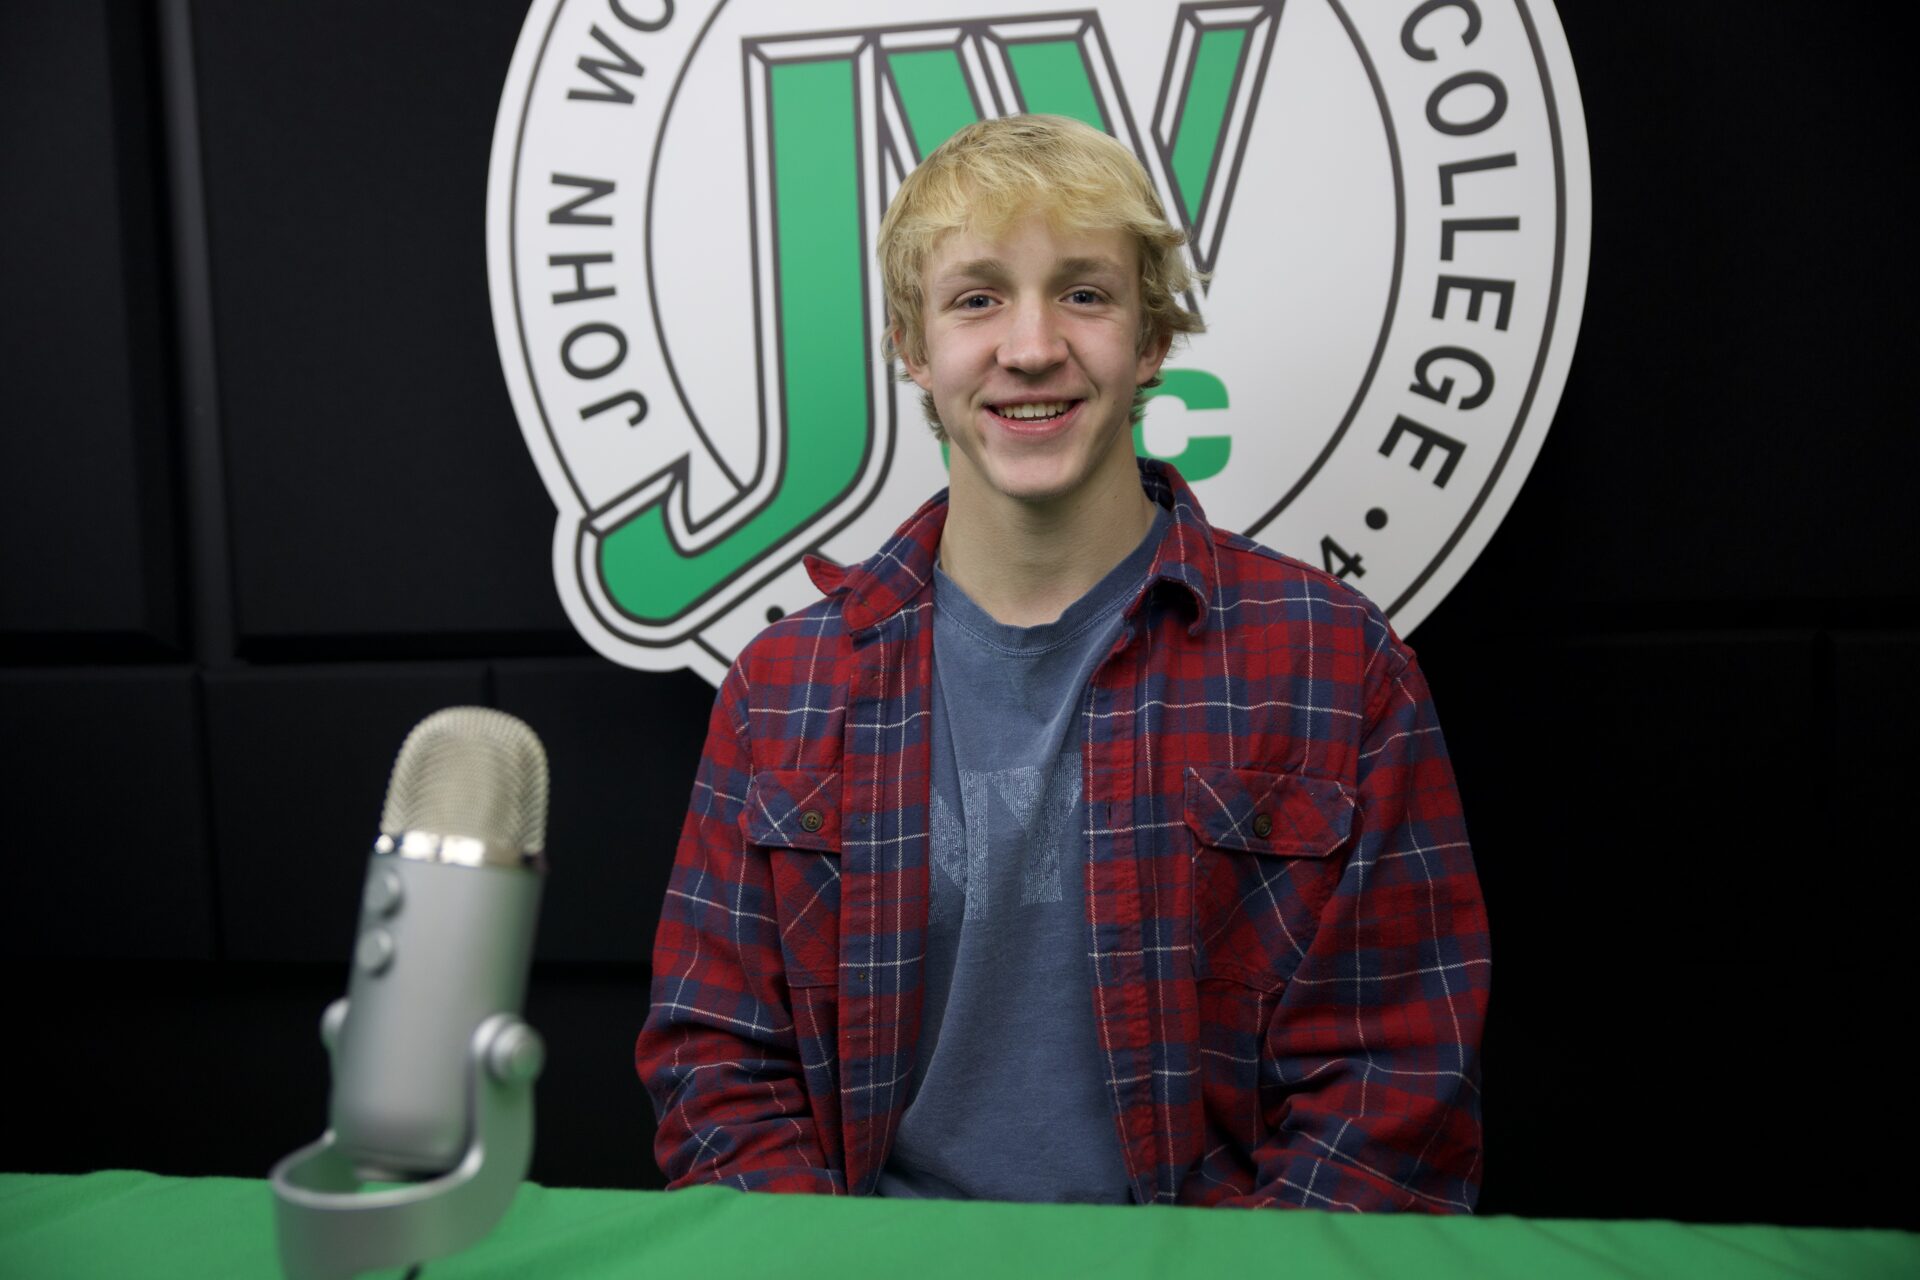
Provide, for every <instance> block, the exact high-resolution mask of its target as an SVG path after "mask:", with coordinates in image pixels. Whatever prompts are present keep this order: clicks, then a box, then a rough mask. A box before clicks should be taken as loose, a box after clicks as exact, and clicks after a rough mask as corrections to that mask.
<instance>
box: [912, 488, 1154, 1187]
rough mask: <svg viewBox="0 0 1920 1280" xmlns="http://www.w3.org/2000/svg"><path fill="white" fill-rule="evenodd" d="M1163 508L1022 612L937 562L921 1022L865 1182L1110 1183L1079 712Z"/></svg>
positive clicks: (1113, 1182) (1139, 576)
mask: <svg viewBox="0 0 1920 1280" xmlns="http://www.w3.org/2000/svg"><path fill="white" fill-rule="evenodd" d="M1168 524H1169V520H1168V517H1167V514H1166V512H1164V511H1162V512H1160V513H1159V514H1158V515H1157V516H1156V517H1155V519H1154V524H1153V528H1152V529H1151V530H1149V531H1148V533H1147V536H1146V537H1145V538H1144V539H1143V540H1142V541H1141V543H1140V545H1139V546H1138V547H1136V548H1135V549H1134V550H1133V552H1132V553H1131V554H1130V555H1128V557H1127V558H1126V559H1125V560H1124V561H1122V562H1121V563H1120V564H1119V565H1118V566H1116V567H1115V568H1114V569H1113V571H1112V572H1111V573H1109V574H1107V576H1106V577H1104V578H1102V579H1101V580H1100V582H1099V583H1098V584H1097V585H1096V586H1095V587H1094V588H1093V589H1092V590H1091V591H1089V592H1087V594H1086V595H1084V596H1082V597H1081V598H1080V599H1079V600H1077V601H1075V602H1074V603H1073V604H1072V605H1070V606H1069V607H1068V608H1067V611H1066V612H1065V613H1063V614H1062V615H1061V616H1060V618H1059V619H1058V620H1057V621H1054V622H1050V623H1046V624H1045V625H1042V626H1038V627H1009V626H1006V625H1004V624H1002V623H999V622H996V621H994V619H993V617H992V616H991V615H990V614H988V613H987V611H986V610H984V609H982V608H981V607H980V606H979V605H977V604H975V603H974V602H973V601H972V600H970V599H968V598H967V596H966V594H965V593H964V592H963V591H961V590H960V588H959V587H957V586H955V585H954V584H953V582H952V580H951V579H949V578H948V577H947V576H946V575H945V574H944V573H939V572H938V571H937V570H936V574H935V578H934V611H933V673H934V697H933V743H932V746H933V787H932V808H933V812H932V815H931V823H930V827H931V830H930V832H929V835H930V838H931V845H932V850H931V851H932V861H933V866H932V869H931V875H930V879H931V883H932V903H931V904H930V910H929V913H928V915H929V919H928V931H927V960H926V997H925V1003H924V1006H923V1007H924V1015H923V1018H924V1020H923V1023H922V1026H921V1031H920V1044H919V1055H918V1058H917V1060H916V1065H915V1067H914V1074H913V1081H912V1093H911V1095H910V1101H909V1102H908V1104H907V1109H906V1113H905V1114H904V1115H903V1116H902V1117H901V1120H900V1128H899V1131H898V1133H897V1134H896V1135H895V1137H894V1143H893V1150H892V1153H891V1154H890V1155H889V1156H888V1159H887V1164H886V1167H885V1168H884V1169H883V1170H882V1171H881V1175H880V1183H879V1192H880V1194H881V1195H887V1196H934V1197H942V1198H953V1199H959V1198H977V1199H993V1200H1051V1201H1078V1202H1088V1203H1115V1202H1121V1201H1125V1200H1126V1199H1127V1198H1128V1181H1127V1169H1126V1163H1125V1161H1124V1160H1123V1159H1122V1158H1121V1153H1120V1137H1119V1134H1118V1132H1117V1131H1116V1129H1115V1127H1114V1115H1113V1107H1112V1105H1111V1103H1110V1102H1109V1090H1108V1086H1107V1083H1106V1078H1107V1066H1106V1059H1105V1057H1104V1055H1102V1053H1101V1052H1100V1047H1099V1044H1098V1043H1097V1041H1096V1032H1095V1028H1094V1017H1093V966H1092V961H1091V960H1090V959H1089V954H1090V952H1091V950H1092V939H1091V937H1090V936H1089V933H1088V929H1087V913H1086V875H1087V865H1086V838H1085V835H1084V832H1083V827H1084V818H1083V817H1082V815H1083V813H1084V809H1083V807H1082V805H1081V803H1080V794H1081V785H1082V782H1081V744H1082V742H1083V740H1084V727H1083V723H1082V714H1081V713H1082V711H1083V709H1084V706H1085V697H1084V695H1085V693H1086V688H1087V682H1088V680H1089V679H1090V678H1091V677H1092V675H1093V671H1094V668H1095V667H1097V666H1098V665H1099V664H1100V661H1101V660H1102V659H1103V658H1105V657H1106V655H1107V652H1108V651H1109V650H1110V649H1111V648H1112V647H1113V643H1114V641H1115V640H1116V639H1117V638H1118V635H1119V631H1120V624H1121V611H1122V610H1123V609H1124V607H1125V606H1126V603H1127V602H1128V601H1129V600H1130V599H1131V598H1132V597H1133V596H1134V594H1135V593H1136V592H1137V591H1138V589H1139V587H1140V584H1141V582H1142V580H1143V579H1144V578H1145V577H1146V574H1147V570H1148V569H1149V568H1150V567H1151V566H1152V563H1153V557H1154V552H1155V551H1156V550H1157V549H1158V548H1159V545H1160V539H1161V536H1162V535H1163V534H1164V532H1165V530H1166V527H1167V525H1168Z"/></svg>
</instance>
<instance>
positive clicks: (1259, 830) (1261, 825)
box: [1253, 813, 1273, 840]
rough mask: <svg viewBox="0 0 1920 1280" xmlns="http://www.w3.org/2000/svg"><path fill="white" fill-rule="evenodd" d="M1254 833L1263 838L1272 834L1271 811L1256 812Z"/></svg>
mask: <svg viewBox="0 0 1920 1280" xmlns="http://www.w3.org/2000/svg"><path fill="white" fill-rule="evenodd" d="M1253 834H1255V835H1257V836H1259V837H1260V838H1261V839H1262V840H1265V839H1266V838H1267V837H1268V836H1270V835H1272V834H1273V815H1272V814H1270V813H1257V814H1255V815H1254V817H1253Z"/></svg>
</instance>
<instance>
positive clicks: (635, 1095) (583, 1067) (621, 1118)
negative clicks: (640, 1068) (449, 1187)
mask: <svg viewBox="0 0 1920 1280" xmlns="http://www.w3.org/2000/svg"><path fill="white" fill-rule="evenodd" d="M647 985H648V975H647V970H646V969H645V968H642V967H639V966H631V967H629V966H617V965H595V966H584V967H583V966H567V965H547V966H540V967H536V969H535V970H534V975H533V982H532V984H531V985H530V986H529V988H528V990H527V1009H526V1018H527V1021H528V1022H529V1023H531V1024H532V1025H533V1026H534V1027H535V1028H536V1029H537V1030H538V1031H539V1032H540V1035H541V1037H542V1038H543V1039H544V1040H545V1041H546V1042H547V1066H546V1069H545V1070H544V1071H542V1072H541V1073H540V1083H539V1085H538V1087H537V1088H536V1090H535V1093H534V1107H535V1110H536V1114H537V1122H536V1123H537V1129H538V1133H537V1135H536V1138H535V1141H534V1149H533V1169H532V1171H531V1172H530V1173H529V1174H528V1176H529V1177H530V1178H532V1179H533V1181H535V1182H538V1183H542V1184H544V1185H546V1186H550V1187H640V1188H645V1189H649V1190H658V1189H660V1188H661V1187H663V1186H664V1185H665V1184H666V1179H665V1177H663V1176H662V1175H661V1173H660V1168H659V1166H658V1165H656V1164H655V1163H654V1162H653V1129H654V1122H653V1104H652V1103H650V1102H649V1101H648V1100H647V1091H646V1090H645V1089H644V1088H642V1087H641V1084H640V1077H639V1076H638V1075H636V1074H635V1072H634V1069H633V1040H634V1037H635V1036H636V1035H638V1034H639V1032H640V1024H641V1023H642V1022H643V1021H645V1019H646V1016H647Z"/></svg>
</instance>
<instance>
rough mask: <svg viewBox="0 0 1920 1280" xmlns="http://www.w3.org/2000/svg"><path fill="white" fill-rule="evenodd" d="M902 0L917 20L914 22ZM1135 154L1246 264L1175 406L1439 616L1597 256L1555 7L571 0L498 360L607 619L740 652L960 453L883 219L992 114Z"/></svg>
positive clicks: (708, 657) (525, 80)
mask: <svg viewBox="0 0 1920 1280" xmlns="http://www.w3.org/2000/svg"><path fill="white" fill-rule="evenodd" d="M882 12H884V13H885V14H886V15H887V16H885V17H882V16H880V15H881V14H882ZM1020 111H1031V112H1050V113H1054V114H1058V115H1065V116H1072V117H1075V118H1077V119H1080V120H1084V121H1086V122H1087V123H1089V124H1092V125H1094V126H1096V127H1098V128H1100V129H1103V130H1105V131H1107V132H1108V133H1110V134H1112V135H1113V136H1115V137H1117V138H1119V139H1120V140H1121V141H1123V142H1125V143H1126V144H1127V145H1128V146H1129V147H1131V148H1132V149H1133V151H1134V153H1135V154H1136V155H1138V156H1139V157H1140V160H1141V162H1142V163H1143V164H1144V165H1145V166H1146V169H1147V172H1148V174H1149V175H1151V177H1152V179H1153V181H1154V183H1155V185H1156V187H1157V188H1158V189H1159V191H1160V195H1161V198H1162V200H1163V201H1164V203H1165V205H1166V207H1167V210H1168V212H1169V215H1170V216H1171V217H1173V218H1175V219H1176V220H1178V221H1179V222H1180V223H1181V224H1182V225H1183V226H1184V227H1185V228H1186V229H1187V231H1188V232H1189V234H1190V237H1191V253H1192V257H1193V259H1194V262H1195V264H1196V265H1197V266H1198V267H1200V268H1201V269H1202V270H1205V271H1210V272H1212V273H1213V278H1212V280H1211V282H1210V283H1209V284H1208V285H1207V286H1206V287H1205V288H1203V289H1200V290H1197V291H1196V292H1195V293H1194V295H1193V296H1192V297H1191V298H1190V303H1191V305H1192V306H1193V307H1194V308H1195V309H1196V310H1197V311H1199V312H1200V314H1201V315H1202V317H1203V318H1204V319H1205V320H1206V322H1207V326H1208V331H1207V332H1206V333H1205V334H1203V335H1201V336H1199V337H1198V338H1196V339H1194V340H1193V341H1192V342H1191V344H1189V345H1187V346H1184V347H1182V348H1179V349H1177V350H1176V351H1175V352H1174V354H1173V356H1172V358H1171V359H1170V360H1169V361H1168V366H1167V371H1166V374H1165V385H1164V386H1163V387H1161V388H1160V389H1159V391H1158V394H1157V395H1156V397H1155V399H1154V400H1153V401H1152V402H1151V403H1150V404H1149V406H1148V408H1147V413H1146V417H1145V421H1144V422H1143V423H1142V425H1141V426H1140V427H1139V428H1137V429H1136V445H1137V447H1138V448H1139V450H1140V451H1141V452H1142V453H1150V454H1152V455H1154V456H1158V457H1163V458H1167V459H1170V460H1171V461H1172V462H1173V463H1174V464H1175V465H1176V466H1178V467H1179V468H1180V470H1181V473H1182V474H1183V475H1185V476H1186V477H1187V479H1188V480H1189V481H1191V482H1192V483H1193V485H1194V489H1195V491H1196V493H1197V494H1198V496H1199V498H1200V501H1201V503H1202V504H1203V505H1204V506H1205V507H1206V509H1207V513H1208V515H1209V517H1210V518H1211V519H1212V520H1213V521H1214V522H1215V523H1216V524H1219V525H1222V526H1226V527H1231V528H1235V529H1239V530H1242V531H1244V532H1246V533H1248V534H1249V535H1251V536H1253V537H1257V538H1259V539H1260V540H1261V541H1263V542H1266V543H1267V544H1269V545H1271V546H1274V547H1276V548H1278V549H1279V550H1282V551H1285V552H1287V553H1289V554H1291V555H1295V556H1298V557H1300V558H1301V559H1304V560H1307V561H1309V562H1311V563H1314V564H1320V565H1324V566H1325V567H1326V568H1327V569H1328V570H1329V571H1330V572H1332V573H1335V574H1338V575H1339V576H1341V577H1343V578H1346V579H1348V580H1350V581H1352V582H1353V583H1354V585H1355V586H1357V587H1359V588H1360V589H1361V590H1363V591H1365V592H1366V593H1367V594H1368V595H1369V596H1371V597H1372V598H1373V599H1375V600H1377V601H1378V602H1379V603H1380V604H1381V605H1382V606H1383V607H1385V608H1386V609H1387V611H1388V612H1389V614H1390V615H1391V616H1392V617H1393V619H1394V621H1395V624H1396V626H1397V627H1398V628H1399V629H1400V630H1401V631H1403V632H1404V631H1408V630H1411V628H1412V627H1413V626H1414V625H1415V624H1416V623H1417V622H1418V621H1419V620H1420V618H1422V617H1423V616H1424V615H1425V614H1426V613H1427V612H1428V611H1429V610H1430V609H1431V608H1432V607H1433V605H1434V604H1435V603H1437V602H1438V601H1439V600H1440V599H1441V597H1442V596H1444V595H1445V593H1446V591H1447V590H1448V589H1449V588H1450V587H1451V586H1452V585H1453V583H1454V582H1456V581H1457V580H1458V579H1459V577H1460V575H1461V574H1462V573H1464V572H1465V571H1466V568H1467V566H1468V565H1469V564H1470V563H1471V562H1472V560H1473V558H1474V556H1475V555H1476V554H1478V552H1479V550H1480V548H1481V547H1483V546H1484V545H1485V544H1486V542H1487V540H1488V538H1489V537H1491V536H1492V533H1493V530H1494V528H1495V526H1496V525H1497V524H1498V523H1499V521H1500V518H1501V517H1502V516H1503V515H1504V514H1505V513H1506V511H1507V509H1508V507H1509V506H1510V505H1511V504H1512V502H1513V498H1514V496H1515V494H1516V493H1517V492H1518V490H1519V487H1520V485H1521V483H1522V481H1523V480H1524V479H1525V477H1526V473H1527V471H1528V469H1529V467H1530V466H1531V465H1532V462H1533V459H1534V457H1535V455H1536V454H1537V453H1538V451H1539V448H1540V444H1541V441H1542V439H1543V437H1544V436H1545V435H1546V432H1547V428H1548V425H1549V423H1550V422H1551V420H1552V417H1553V410H1554V406H1555V404H1556V403H1557V402H1558V400H1559V396H1560V391H1561V388H1562V386H1563V384H1564V382H1565V380H1566V374H1567V368H1568V364H1569V362H1570V360H1571V357H1572V352H1573V345H1574V339H1575V336H1576V334H1577V332H1578V329H1579V319H1580V308H1581V303H1582V300H1583V298H1584V295H1585V289H1586V269H1587V246H1588V235H1589V213H1590V206H1591V201H1590V190H1589V177H1588V164H1587V149H1586V135H1585V130H1584V126H1583V122H1582V118H1581V111H1580V101H1579V93H1578V89H1577V87H1576V85H1575V81H1574V74H1573V65H1572V62H1571V60H1570V58H1569V56H1568V53H1567V47H1566V40H1565V37H1564V36H1563V34H1562V33H1561V30H1560V26H1559V22H1558V18H1557V16H1556V15H1555V13H1554V10H1553V8H1552V5H1551V4H1550V3H1547V2H1546V0H1535V2H1533V3H1528V2H1527V0H1424V2H1422V0H1344V3H1343V0H1264V2H1262V3H1251V4H1242V3H1211V2H1209V3H1185V4H1183V3H1178V2H1177V0H1165V2H1156V0H1124V3H1123V2H1119V0H1109V2H1108V3H1086V4H1081V5H1079V6H1077V7H1076V6H1075V5H1073V4H1071V3H1067V4H1061V3H1057V2H1056V3H1051V4H1041V3H1027V4H1022V3H1019V2H1018V0H927V2H926V3H925V4H916V5H907V4H894V5H888V6H884V7H883V6H878V5H874V4H872V3H870V0H805V2H804V3H802V2H796V0H705V2H704V3H703V2H700V0H536V3H535V4H534V5H533V8H532V11H531V12H530V13H529V14H528V17H527V23H526V27H525V29H524V31H523V32H522V34H521V37H520V43H519V46H518V48H517V49H516V51H515V53H514V58H513V65H512V69H511V71H510V72H509V74H508V78H507V85H506V89H505V92H504V94H503V96H502V99H501V104H500V115H499V121H498V125H497V127H496V129H495V134H494V144H493V157H492V172H491V181H490V186H489V191H488V210H487V241H488V268H489V277H490V282H491V286H492V296H493V311H494V324H495V330H496V333H497V336H498V340H499V344H500V357H501V362H502V365H503V366H504V369H505V372H506V377H507V383H508V386H509V388H510V390H511V393H512V397H513V404H514V409H515V412H516V413H517V415H518V417H519V420H520V424H521V427H522V430H523V431H524V432H525V435H526V439H527V444H528V447H529V448H530V450H531V451H532V453H533V456H534V459H535V461H536V463H537V464H538V466H539V469H540V474H541V477H542V479H543V480H544V481H545V482H546V486H547V490H548V492H549V493H550V494H551V495H552V496H553V499H554V503H555V505H556V506H557V507H558V508H559V518H558V521H557V523H556V525H555V529H554V542H553V558H554V559H553V562H554V574H555V579H556V581H557V583H558V585H559V588H560V594H561V596H562V598H563V599H564V600H565V602H566V606H567V610H568V613H569V615H570V616H571V618H572V619H573V621H574V624H575V625H576V626H577V627H578V628H579V630H580V632H581V633H582V634H583V635H584V636H586V638H587V639H588V640H589V641H590V642H591V643H592V644H593V645H594V647H595V648H597V649H598V650H599V651H600V652H602V653H604V654H606V655H607V656H609V657H611V658H613V659H615V660H616V661H619V662H623V663H626V664H628V665H630V666H636V667H643V668H647V669H650V670H671V669H675V668H679V667H691V668H692V669H694V670H696V671H698V672H700V673H701V674H702V675H704V676H706V677H707V678H708V679H710V680H713V681H715V682H716V683H717V682H718V681H719V679H720V678H721V676H722V675H723V674H724V673H725V671H726V668H727V665H728V663H729V662H730V661H731V660H732V658H733V656H734V655H735V654H736V653H738V652H739V650H740V649H741V647H742V646H743V645H745V643H746V642H747V641H748V640H749V639H751V638H752V636H753V634H754V633H755V632H756V631H758V630H759V629H760V628H761V627H762V626H764V625H765V624H766V622H767V621H768V620H769V619H770V618H774V617H778V616H780V614H781V613H783V612H787V611H790V610H793V609H796V608H799V607H801V606H802V605H805V604H807V603H809V602H810V601H812V600H813V599H816V598H817V593H816V592H815V591H814V589H813V587H812V585H811V583H810V582H809V581H808V580H807V578H806V576H805V573H804V570H803V569H802V567H801V565H800V560H801V557H802V556H803V555H805V554H808V553H817V554H820V555H824V556H827V557H829V558H832V559H836V560H840V561H843V562H850V561H854V560H859V559H862V558H864V557H865V556H867V555H869V554H871V553H872V551H873V550H874V549H875V548H876V547H878V546H879V545H880V543H881V541H882V540H883V539H884V538H885V537H886V536H887V535H888V534H889V533H891V532H892V531H893V529H894V527H895V526H896V525H897V524H898V523H899V522H900V521H901V520H902V519H904V518H905V517H906V515H907V514H908V513H910V512H911V511H912V510H913V509H914V508H915V507H916V506H918V505H919V504H920V503H921V502H922V501H924V500H925V499H926V498H927V496H928V495H930V494H931V493H933V492H934V491H935V490H937V489H939V488H940V487H942V486H943V485H944V484H945V470H944V463H943V460H942V456H941V450H940V447H939V446H938V445H937V444H936V443H935V442H934V440H933V439H932V437H931V435H930V434H929V433H928V431H927V428H926V426H925V424H924V422H923V420H922V417H921V413H920V408H919V395H918V391H917V389H915V388H913V387H912V386H911V385H903V384H902V383H900V382H899V381H898V380H897V379H896V378H895V377H894V376H893V374H894V370H893V369H892V368H891V367H890V366H889V365H888V364H887V362H886V361H885V360H884V359H883V358H882V357H881V354H880V335H881V332H882V327H883V322H884V314H885V313H884V307H883V303H882V296H881V288H880V280H879V274H878V271H877V269H876V267H875V265H874V258H873V238H874V235H875V230H876V228H877V226H878V224H879V221H880V215H881V213H882V211H883V210H884V209H885V208H886V206H887V202H888V200H889V199H890V198H891V197H892V194H893V192H894V190H895V189H896V188H897V187H898V186H899V183H900V181H901V179H902V178H903V176H904V175H905V174H906V173H907V172H908V171H910V170H911V169H912V168H913V166H914V165H915V164H917V163H918V162H919V160H920V159H921V158H922V157H923V156H925V155H926V154H927V153H928V152H929V151H931V150H932V149H933V148H934V147H936V146H938V145H939V144H940V142H942V141H943V140H944V139H946V138H947V137H948V136H950V135H951V134H952V133H953V131H954V130H955V129H957V128H959V127H961V126H962V125H964V124H967V123H969V122H971V121H974V120H977V119H980V118H983V117H987V116H998V115H1007V114H1012V113H1015V112H1020Z"/></svg>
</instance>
